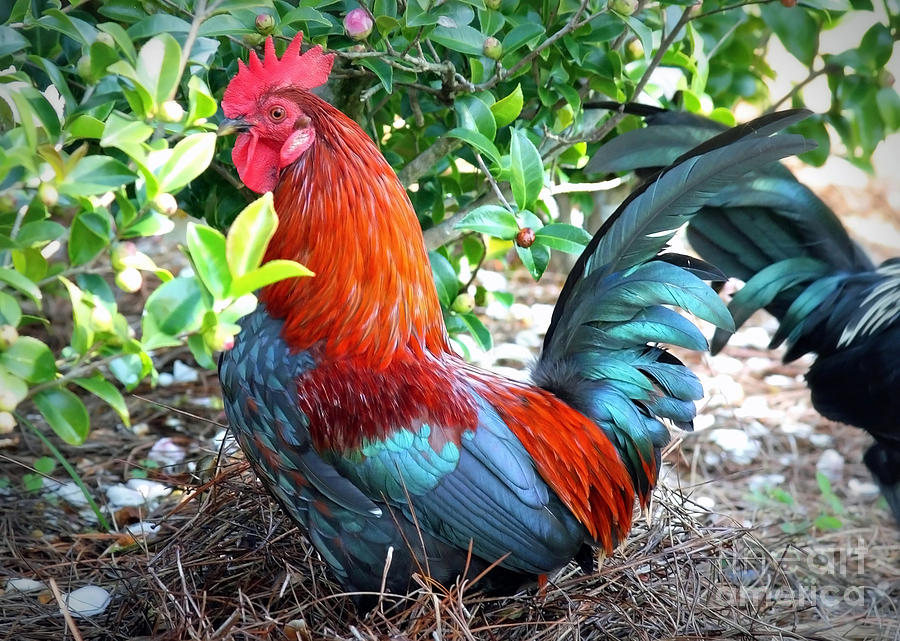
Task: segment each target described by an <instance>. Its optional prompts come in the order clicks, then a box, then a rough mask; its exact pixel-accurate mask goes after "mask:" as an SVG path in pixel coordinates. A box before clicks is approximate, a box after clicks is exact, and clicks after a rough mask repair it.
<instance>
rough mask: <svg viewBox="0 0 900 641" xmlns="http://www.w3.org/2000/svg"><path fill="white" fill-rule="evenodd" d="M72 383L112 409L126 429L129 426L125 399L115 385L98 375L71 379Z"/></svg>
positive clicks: (129, 420) (129, 419)
mask: <svg viewBox="0 0 900 641" xmlns="http://www.w3.org/2000/svg"><path fill="white" fill-rule="evenodd" d="M73 382H74V383H75V384H76V385H78V386H79V387H81V388H83V389H86V390H87V391H89V392H90V393H91V394H93V395H94V396H96V397H97V398H99V399H100V400H102V401H103V402H104V403H106V404H107V405H109V406H110V407H111V408H113V409H114V410H115V412H116V414H118V415H119V418H121V419H122V422H123V423H124V424H125V426H126V427H129V426H131V417H130V415H129V414H128V406H126V405H125V399H124V398H123V397H122V393H121V392H120V391H119V390H118V389H116V386H115V385H113V384H112V383H110V382H109V381H107V380H106V379H104V378H103V377H102V376H100V375H97V376H93V377H91V378H76V379H73Z"/></svg>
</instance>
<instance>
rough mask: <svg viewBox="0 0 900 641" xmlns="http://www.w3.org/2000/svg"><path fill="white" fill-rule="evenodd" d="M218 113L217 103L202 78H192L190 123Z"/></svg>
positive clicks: (189, 83)
mask: <svg viewBox="0 0 900 641" xmlns="http://www.w3.org/2000/svg"><path fill="white" fill-rule="evenodd" d="M215 113H216V101H215V100H214V99H213V97H212V95H211V94H210V91H209V87H207V86H206V83H205V82H203V80H202V79H201V78H200V76H191V78H190V80H188V117H187V121H188V122H189V123H192V122H194V121H195V120H197V119H198V118H209V117H210V116H212V115H213V114H215Z"/></svg>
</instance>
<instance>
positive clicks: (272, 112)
mask: <svg viewBox="0 0 900 641" xmlns="http://www.w3.org/2000/svg"><path fill="white" fill-rule="evenodd" d="M286 115H287V112H286V111H285V110H284V107H280V106H275V107H272V108H271V109H269V117H270V118H271V119H272V120H276V121H277V120H282V119H283V118H284V117H285V116H286Z"/></svg>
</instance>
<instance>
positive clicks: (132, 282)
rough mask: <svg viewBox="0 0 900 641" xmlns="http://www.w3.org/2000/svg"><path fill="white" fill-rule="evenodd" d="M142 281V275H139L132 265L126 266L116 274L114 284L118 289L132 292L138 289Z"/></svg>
mask: <svg viewBox="0 0 900 641" xmlns="http://www.w3.org/2000/svg"><path fill="white" fill-rule="evenodd" d="M143 282H144V277H143V276H141V272H139V271H138V270H137V269H135V268H134V267H126V268H125V269H123V270H122V271H120V272H119V273H118V274H116V285H118V286H119V289H121V290H122V291H123V292H128V293H129V294H133V293H134V292H136V291H137V290H139V289H140V288H141V285H142V284H143Z"/></svg>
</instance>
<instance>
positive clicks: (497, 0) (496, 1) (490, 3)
mask: <svg viewBox="0 0 900 641" xmlns="http://www.w3.org/2000/svg"><path fill="white" fill-rule="evenodd" d="M501 4H503V0H484V6H485V7H487V8H488V9H493V10H494V11H496V10H497V9H499V8H500V5H501Z"/></svg>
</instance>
